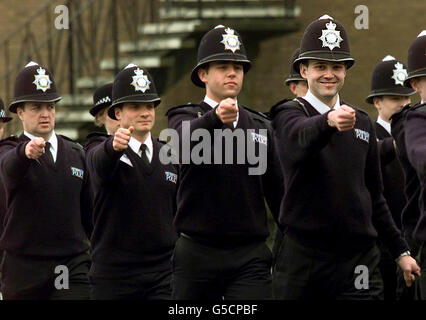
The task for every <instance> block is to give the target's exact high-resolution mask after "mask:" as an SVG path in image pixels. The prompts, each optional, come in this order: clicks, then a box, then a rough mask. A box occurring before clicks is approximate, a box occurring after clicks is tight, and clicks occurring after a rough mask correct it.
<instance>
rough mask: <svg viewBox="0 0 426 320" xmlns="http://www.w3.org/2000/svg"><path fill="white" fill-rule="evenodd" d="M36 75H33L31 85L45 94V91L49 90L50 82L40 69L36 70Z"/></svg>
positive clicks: (43, 70)
mask: <svg viewBox="0 0 426 320" xmlns="http://www.w3.org/2000/svg"><path fill="white" fill-rule="evenodd" d="M37 73H38V74H36V75H34V78H35V80H34V81H33V83H34V84H35V85H36V88H37V90H42V91H43V92H46V90H47V89H50V85H51V84H52V81H51V80H50V78H49V75H48V74H46V70H45V69H43V68H42V67H40V68H38V69H37Z"/></svg>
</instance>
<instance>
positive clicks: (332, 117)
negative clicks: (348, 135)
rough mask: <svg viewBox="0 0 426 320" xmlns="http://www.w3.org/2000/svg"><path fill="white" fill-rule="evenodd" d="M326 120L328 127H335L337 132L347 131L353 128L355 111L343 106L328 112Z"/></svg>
mask: <svg viewBox="0 0 426 320" xmlns="http://www.w3.org/2000/svg"><path fill="white" fill-rule="evenodd" d="M327 119H328V121H329V124H330V126H332V127H336V128H337V130H339V131H348V130H351V129H353V127H354V126H355V121H356V117H355V110H354V109H353V108H351V107H349V106H347V105H345V104H343V105H341V106H340V108H339V109H337V110H332V111H331V112H329V113H328V116H327Z"/></svg>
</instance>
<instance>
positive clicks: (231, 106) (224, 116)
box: [216, 98, 238, 124]
mask: <svg viewBox="0 0 426 320" xmlns="http://www.w3.org/2000/svg"><path fill="white" fill-rule="evenodd" d="M237 113H238V107H237V103H236V101H235V99H232V98H226V99H225V100H222V101H221V102H220V103H219V106H218V107H217V108H216V115H217V116H218V118H219V119H220V121H222V123H224V124H228V123H231V124H232V123H233V122H234V121H235V120H237Z"/></svg>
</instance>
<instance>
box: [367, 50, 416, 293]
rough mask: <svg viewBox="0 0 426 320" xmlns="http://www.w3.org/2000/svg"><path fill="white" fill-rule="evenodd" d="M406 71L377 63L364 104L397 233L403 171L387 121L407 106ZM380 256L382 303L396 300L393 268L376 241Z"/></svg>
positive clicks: (389, 60)
mask: <svg viewBox="0 0 426 320" xmlns="http://www.w3.org/2000/svg"><path fill="white" fill-rule="evenodd" d="M406 77H407V69H406V66H405V65H404V63H403V62H402V61H399V60H396V59H395V58H394V57H392V56H390V55H388V56H386V57H385V58H384V59H383V60H382V61H381V62H379V63H378V64H377V65H376V67H375V68H374V70H373V73H372V77H371V91H370V94H369V95H368V96H367V98H366V101H367V103H370V104H374V106H375V107H376V109H377V111H378V113H379V115H378V118H377V121H376V122H375V128H376V134H377V139H378V146H379V154H380V167H381V172H382V179H383V186H384V188H383V196H384V197H385V200H386V202H387V204H388V206H389V210H390V212H391V213H392V218H393V220H394V222H395V225H396V226H397V227H398V229H401V213H402V210H403V208H404V206H405V203H406V200H405V197H404V171H403V169H402V167H401V164H400V162H399V160H398V158H397V156H396V151H395V146H394V144H395V143H394V140H393V137H392V135H391V125H390V117H391V116H392V115H393V114H394V113H395V112H396V111H398V110H400V109H401V108H402V107H403V106H404V105H406V104H407V103H409V102H410V97H409V96H410V95H412V94H414V93H415V91H414V90H412V89H410V88H407V87H405V86H404V80H405V78H406ZM378 247H379V249H380V253H381V259H380V265H379V267H380V272H381V274H382V278H383V285H384V299H385V300H396V297H397V276H396V274H397V268H396V264H395V261H394V260H393V259H392V256H391V254H390V252H389V250H388V249H387V248H386V247H385V246H384V245H383V242H382V241H380V239H379V241H378ZM400 276H401V277H400V280H401V281H400V283H399V284H400V285H399V290H398V291H399V295H401V294H402V292H403V291H405V288H406V286H405V283H404V278H403V277H402V274H400Z"/></svg>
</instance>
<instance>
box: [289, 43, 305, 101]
mask: <svg viewBox="0 0 426 320" xmlns="http://www.w3.org/2000/svg"><path fill="white" fill-rule="evenodd" d="M299 54H300V48H297V49H296V50H295V51H294V52H293V56H292V58H291V61H290V73H289V76H288V77H287V79H285V81H284V83H285V85H286V86H288V88H289V89H290V91H291V92H292V93H293V94H294V96H296V97H303V96H305V94H306V92H308V82H307V81H306V79H305V78H303V77H302V76H301V75H300V72H299V71H298V70H294V68H293V63H294V60H296V59H297V58H299Z"/></svg>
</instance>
